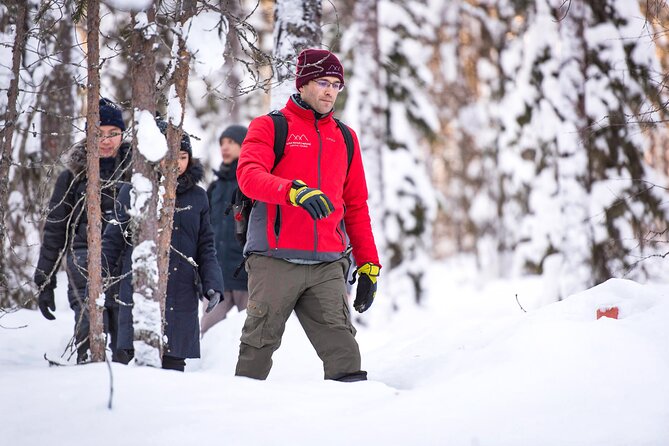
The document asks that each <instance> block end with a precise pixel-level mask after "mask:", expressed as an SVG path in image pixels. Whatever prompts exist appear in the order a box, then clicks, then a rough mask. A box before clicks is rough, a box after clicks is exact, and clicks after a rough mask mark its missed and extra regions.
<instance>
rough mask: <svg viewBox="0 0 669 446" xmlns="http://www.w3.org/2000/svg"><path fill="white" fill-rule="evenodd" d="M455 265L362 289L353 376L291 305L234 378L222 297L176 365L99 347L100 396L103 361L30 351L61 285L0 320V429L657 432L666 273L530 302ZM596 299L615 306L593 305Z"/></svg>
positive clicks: (407, 434) (256, 441)
mask: <svg viewBox="0 0 669 446" xmlns="http://www.w3.org/2000/svg"><path fill="white" fill-rule="evenodd" d="M465 265H466V262H464V263H463V262H448V263H443V264H439V265H437V266H435V267H433V269H432V270H431V271H430V275H429V279H428V283H429V285H430V287H429V290H430V295H429V298H428V300H427V302H425V304H424V305H423V306H422V307H415V306H409V307H406V308H403V309H402V310H401V311H400V312H398V313H395V314H394V315H391V313H390V311H389V308H388V304H387V302H384V301H383V299H384V296H383V295H379V296H378V297H377V302H376V303H375V305H374V306H372V308H371V309H370V312H371V313H369V316H368V317H367V318H366V325H367V326H362V325H361V324H358V330H359V331H358V340H359V343H360V347H361V351H362V355H363V367H364V368H365V369H366V370H367V371H368V372H369V378H370V380H369V381H367V382H360V383H350V384H345V383H338V382H330V381H323V380H322V369H321V365H320V361H319V359H318V358H317V356H316V354H315V353H314V351H313V349H312V348H311V346H310V345H309V343H308V341H307V339H306V337H305V335H304V334H303V332H302V330H301V328H300V326H299V324H298V323H297V320H296V319H295V318H294V317H292V318H291V319H290V321H289V323H288V326H287V329H286V334H285V336H284V340H283V344H282V346H281V348H280V349H279V350H278V351H277V353H276V354H275V362H274V368H273V370H272V372H271V374H270V377H269V379H268V380H267V381H264V382H261V381H254V380H250V379H246V378H238V377H235V376H234V366H235V362H236V354H237V349H238V345H239V344H238V342H239V333H240V330H241V326H242V324H243V321H244V314H243V313H239V314H231V315H230V316H229V317H228V319H226V320H225V321H223V322H222V323H220V324H219V325H217V326H215V327H214V328H212V329H211V330H210V331H209V332H208V333H207V335H206V336H205V337H204V339H203V358H202V359H200V360H194V361H189V363H188V366H187V371H186V373H183V374H181V373H178V372H171V371H163V370H158V369H151V368H143V367H137V366H132V365H131V366H123V365H118V364H113V365H112V370H113V388H114V394H113V407H112V409H111V410H109V409H108V408H107V403H108V400H109V373H108V370H107V365H105V364H89V365H85V366H73V367H49V365H48V363H47V362H46V361H45V360H44V359H43V357H42V356H43V354H44V353H45V352H46V353H47V354H48V355H49V357H51V358H59V357H60V354H61V353H62V351H63V348H64V346H65V345H66V344H67V341H68V340H69V338H70V336H71V325H72V318H73V316H72V312H71V311H70V310H69V308H68V307H67V303H66V297H65V293H64V288H63V287H62V286H61V287H60V288H59V289H58V291H57V311H56V317H57V319H56V321H47V320H45V319H43V318H42V316H41V315H40V314H39V312H37V311H29V310H21V311H18V312H16V313H12V314H8V315H6V316H5V317H3V318H2V319H0V324H1V325H2V327H3V328H0V382H1V383H2V398H0V419H1V420H2V424H3V428H2V429H1V430H0V444H2V445H41V444H44V443H47V442H48V444H53V445H84V444H95V445H96V446H105V445H119V444H121V445H124V446H131V445H158V444H161V445H186V444H200V445H202V444H225V445H226V446H231V445H260V444H262V445H313V444H318V445H320V446H323V445H342V444H348V445H366V446H369V445H406V444H415V445H467V446H471V445H477V446H485V445H514V446H517V445H556V446H564V445H584V446H586V445H587V446H594V445H606V446H611V445H635V446H639V445H657V446H661V445H668V444H669V323H667V321H669V285H664V284H662V285H660V284H655V285H653V284H646V285H642V284H638V283H635V282H631V281H627V280H619V279H615V280H610V281H608V282H606V283H604V284H602V285H600V286H598V287H595V288H593V289H590V290H587V291H584V292H582V293H579V294H577V295H573V296H571V297H569V298H567V299H566V300H564V301H562V302H558V303H549V304H547V303H546V302H545V299H543V300H542V296H543V295H544V294H545V293H543V292H542V287H543V285H542V283H541V282H540V281H538V280H536V279H529V278H528V279H523V280H516V281H495V282H490V283H486V284H481V283H480V280H479V279H478V278H477V276H476V273H475V272H474V271H473V269H471V268H468V267H466V266H465ZM381 280H383V278H381ZM65 282H66V280H65V278H64V277H62V280H60V281H59V283H60V284H65ZM516 294H517V295H518V302H516V298H515V296H516ZM519 303H520V304H521V305H522V307H524V308H525V310H527V313H525V312H523V310H522V309H521V307H520V305H519ZM611 305H616V306H618V307H619V309H620V319H618V320H614V319H608V318H602V319H599V320H597V319H596V317H595V314H596V310H597V309H598V308H604V307H608V306H611ZM375 310H376V314H375V313H374V312H375Z"/></svg>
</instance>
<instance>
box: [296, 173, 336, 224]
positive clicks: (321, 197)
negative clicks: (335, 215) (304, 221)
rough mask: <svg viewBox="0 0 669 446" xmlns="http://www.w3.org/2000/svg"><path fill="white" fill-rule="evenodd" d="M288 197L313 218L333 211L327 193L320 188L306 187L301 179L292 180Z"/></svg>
mask: <svg viewBox="0 0 669 446" xmlns="http://www.w3.org/2000/svg"><path fill="white" fill-rule="evenodd" d="M288 198H289V199H290V202H291V203H292V204H293V206H301V207H302V208H303V209H304V210H306V211H307V212H308V213H309V215H311V218H313V219H314V220H318V219H321V218H325V217H327V216H328V215H330V214H331V213H332V211H334V206H333V204H332V202H331V201H330V199H329V198H328V197H327V195H325V194H324V193H323V192H322V191H321V190H320V189H314V188H311V187H307V185H306V183H305V182H304V181H302V180H295V181H293V185H292V187H291V188H290V192H289V193H288Z"/></svg>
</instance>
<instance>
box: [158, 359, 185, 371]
mask: <svg viewBox="0 0 669 446" xmlns="http://www.w3.org/2000/svg"><path fill="white" fill-rule="evenodd" d="M163 368H164V369H165V370H177V371H179V372H183V371H184V369H185V368H186V360H185V359H184V358H177V357H174V356H163Z"/></svg>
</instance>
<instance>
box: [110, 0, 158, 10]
mask: <svg viewBox="0 0 669 446" xmlns="http://www.w3.org/2000/svg"><path fill="white" fill-rule="evenodd" d="M104 3H106V4H107V5H109V6H111V7H112V8H114V9H120V10H122V11H144V10H146V9H147V8H148V7H149V6H151V4H152V3H153V0H104Z"/></svg>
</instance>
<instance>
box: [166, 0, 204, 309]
mask: <svg viewBox="0 0 669 446" xmlns="http://www.w3.org/2000/svg"><path fill="white" fill-rule="evenodd" d="M195 6H196V4H195V2H184V6H183V8H182V9H181V10H180V11H177V14H179V16H180V17H179V18H178V20H179V22H180V25H181V26H180V29H181V30H182V31H183V26H184V24H185V23H186V21H188V19H190V18H191V17H193V15H195ZM176 37H177V39H178V52H177V60H176V61H175V69H174V74H173V77H172V81H173V82H174V91H175V96H174V97H173V96H172V95H171V94H170V97H169V101H170V102H171V101H175V100H176V101H179V110H180V115H179V116H169V117H168V126H167V147H168V151H167V155H166V157H165V168H164V173H163V187H164V190H165V192H164V194H163V197H162V206H161V212H160V222H159V224H158V225H159V227H160V234H159V238H158V274H159V276H160V277H161V278H162V280H160V281H159V283H158V295H159V296H165V297H166V296H167V279H168V275H169V266H170V246H171V243H172V223H173V221H174V210H175V204H176V192H177V177H178V166H177V159H178V158H179V151H180V149H181V137H182V135H183V118H184V110H185V108H186V93H187V90H188V72H189V67H190V60H191V54H190V53H189V52H188V49H187V48H186V42H185V41H184V40H183V34H179V35H178V36H176ZM169 108H170V110H173V109H175V108H176V107H174V106H172V104H170V107H169ZM163 299H164V298H163ZM164 314H165V312H164V306H163V315H164Z"/></svg>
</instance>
